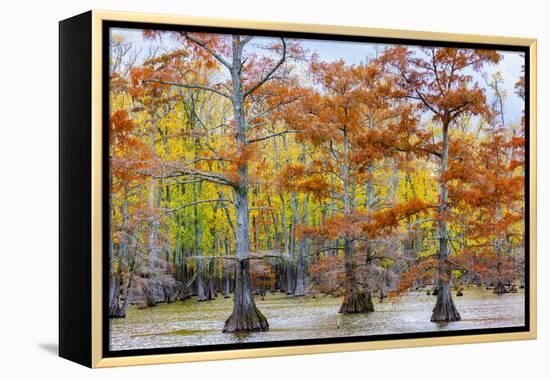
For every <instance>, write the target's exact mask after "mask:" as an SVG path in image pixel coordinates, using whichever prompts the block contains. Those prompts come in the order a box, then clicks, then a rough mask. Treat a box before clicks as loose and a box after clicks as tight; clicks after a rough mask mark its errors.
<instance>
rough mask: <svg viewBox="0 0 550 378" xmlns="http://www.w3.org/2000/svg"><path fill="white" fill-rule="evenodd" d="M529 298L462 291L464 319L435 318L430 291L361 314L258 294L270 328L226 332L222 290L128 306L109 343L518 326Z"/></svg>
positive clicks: (323, 300)
mask: <svg viewBox="0 0 550 378" xmlns="http://www.w3.org/2000/svg"><path fill="white" fill-rule="evenodd" d="M454 295H455V292H453V297H454ZM524 296H525V293H524V292H523V290H520V292H519V293H517V294H504V295H500V296H498V295H494V294H493V293H492V291H490V290H486V289H484V288H472V289H466V290H465V291H464V296H463V297H454V300H455V304H456V306H457V308H458V311H459V312H460V315H461V317H462V320H461V321H459V322H451V323H433V322H430V316H431V312H432V308H433V306H434V304H435V300H436V297H435V296H432V295H426V292H425V291H419V292H410V293H407V294H405V295H404V296H403V297H402V298H400V299H399V301H398V302H391V301H389V300H388V299H385V300H384V303H378V302H379V301H378V298H375V297H373V302H374V307H375V312H372V313H368V314H354V315H342V314H339V313H338V309H339V308H340V304H341V302H342V298H334V297H325V296H317V297H316V298H312V297H301V298H294V297H287V296H286V295H284V294H280V293H276V294H269V293H268V294H267V295H266V297H265V300H261V298H260V297H256V304H257V306H258V308H259V309H260V310H261V311H262V313H263V314H264V315H265V316H266V317H267V320H268V322H269V331H268V332H254V333H246V334H239V335H235V334H224V333H222V332H221V330H222V328H223V324H224V322H225V320H226V319H227V317H229V315H230V314H231V310H232V305H233V301H232V299H224V298H223V297H222V296H218V299H216V300H214V301H209V302H197V300H196V298H195V297H193V298H191V299H189V300H187V301H184V302H175V303H171V304H159V305H158V306H156V307H150V308H147V309H144V310H138V309H137V308H136V307H134V306H132V307H130V308H128V311H127V315H126V318H123V319H112V320H110V327H111V340H110V346H111V350H128V349H145V348H163V347H181V346H191V345H211V344H230V343H246V342H262V341H279V340H303V339H314V338H326V337H343V336H365V335H383V334H399V333H411V332H435V331H450V330H464V329H479V328H499V327H516V326H523V325H524V319H525V316H524V315H525V314H524V310H525V306H524V301H525V297H524ZM338 325H339V327H338Z"/></svg>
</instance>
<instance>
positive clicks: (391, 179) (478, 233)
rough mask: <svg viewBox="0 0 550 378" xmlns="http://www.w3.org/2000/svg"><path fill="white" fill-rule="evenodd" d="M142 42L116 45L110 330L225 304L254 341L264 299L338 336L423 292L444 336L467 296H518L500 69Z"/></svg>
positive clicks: (227, 329)
mask: <svg viewBox="0 0 550 378" xmlns="http://www.w3.org/2000/svg"><path fill="white" fill-rule="evenodd" d="M142 38H143V40H144V41H147V46H149V47H150V48H149V51H143V46H145V45H133V43H135V41H132V40H130V39H126V38H125V36H124V34H123V33H122V34H116V33H113V34H112V35H111V40H110V53H111V58H110V92H109V93H110V122H109V140H110V149H109V159H110V177H109V185H110V212H109V218H110V235H109V237H110V246H109V262H110V280H109V298H108V301H109V303H108V307H109V318H111V319H117V318H124V317H126V315H127V312H128V308H129V306H130V305H135V307H136V308H138V309H140V310H139V311H148V310H149V309H152V308H154V307H155V306H157V305H158V304H159V303H174V302H182V301H193V302H197V301H198V302H212V301H214V300H216V301H218V300H221V301H223V300H224V299H223V298H225V299H226V300H229V299H230V301H231V304H232V305H231V309H230V311H228V313H227V314H225V321H224V322H223V324H222V325H221V326H220V327H219V329H217V331H218V332H219V331H223V333H227V334H232V333H236V332H239V333H240V332H243V331H244V332H251V333H254V332H258V331H261V332H266V331H270V328H271V327H270V318H269V316H266V314H265V313H264V312H263V311H262V310H261V309H260V307H261V306H258V302H259V301H263V300H264V299H265V298H266V297H269V296H270V295H272V293H280V294H277V295H278V296H280V295H285V296H286V297H288V299H289V300H290V299H291V298H292V299H296V303H298V304H297V305H296V307H295V310H296V311H299V310H300V308H299V306H300V305H299V303H300V301H299V300H300V298H305V299H304V300H307V301H310V300H315V299H317V298H321V297H322V298H339V303H338V304H334V303H332V302H331V303H332V305H335V306H336V307H335V308H334V309H335V312H336V313H339V314H341V315H340V316H344V317H345V316H346V315H348V314H367V313H373V312H376V311H377V308H378V307H379V306H381V304H384V303H386V302H399V300H400V298H404V297H407V296H408V295H410V293H415V294H418V293H420V292H422V293H424V295H425V296H427V295H433V297H435V303H433V304H432V309H431V311H430V313H429V314H428V315H427V316H426V317H425V318H424V319H417V321H418V322H427V323H428V324H429V323H435V324H442V323H446V324H447V323H454V322H460V321H462V320H464V315H463V313H462V312H466V313H468V311H470V309H467V308H464V307H463V306H462V307H461V306H457V303H456V300H457V299H456V298H458V297H462V298H466V299H467V297H468V293H469V292H470V291H471V289H469V288H470V287H476V288H481V289H483V290H485V289H487V290H485V291H487V292H488V293H490V294H491V295H494V296H497V297H500V296H503V297H505V296H511V294H514V293H518V291H519V292H523V291H522V289H523V288H524V285H525V268H524V261H525V247H524V214H525V209H524V207H525V203H524V195H525V193H524V191H525V188H524V180H525V172H524V170H525V168H524V164H525V156H524V155H525V124H524V117H523V113H521V114H520V113H518V114H512V115H511V116H509V115H507V114H506V112H507V111H508V109H507V108H506V107H505V103H506V98H507V97H509V96H517V97H518V98H520V99H521V100H522V101H525V89H524V85H525V84H524V80H525V79H524V76H523V74H522V75H521V76H519V77H517V78H507V80H510V79H511V80H513V81H514V82H515V83H516V84H515V88H514V91H513V93H509V92H508V91H507V90H506V89H505V88H504V82H505V78H504V76H503V73H502V72H501V71H500V70H498V68H499V64H500V62H501V60H502V56H501V54H499V52H497V51H494V50H475V49H469V48H447V47H417V46H402V45H395V46H394V45H392V46H386V47H384V48H382V49H378V50H375V49H373V47H372V46H370V45H369V44H366V43H365V44H364V46H365V56H366V58H365V60H364V61H363V62H361V63H360V64H351V63H347V62H346V61H345V60H344V59H340V60H338V61H324V60H323V57H322V55H319V54H317V53H316V52H314V51H313V52H312V51H308V50H307V49H305V48H304V47H303V46H302V44H301V41H300V40H295V39H288V38H282V37H281V38H275V37H273V38H260V39H256V38H254V37H253V36H238V35H234V36H233V35H218V34H209V33H189V32H167V31H154V30H144V31H143V33H142ZM166 40H170V43H169V44H168V45H166V44H164V45H163V44H162V43H161V41H166ZM155 44H158V46H159V47H158V48H156V49H155V48H151V46H155ZM161 46H162V48H161ZM166 46H169V48H167V47H166ZM367 52H370V53H372V54H367ZM522 72H523V70H522ZM510 119H517V120H518V121H517V122H513V121H507V120H510ZM481 289H476V290H481ZM469 290H470V291H469ZM484 298H485V296H484ZM514 298H515V296H514ZM290 302H291V301H289V303H290ZM464 303H468V300H465V302H464ZM174 306H176V305H174ZM133 310H134V308H133V307H132V311H133ZM459 310H460V311H459ZM285 314H286V315H288V316H292V314H291V312H287V313H285ZM500 315H502V314H500ZM403 316H404V317H406V314H403ZM151 321H153V320H151ZM277 321H279V320H277ZM216 327H217V326H216ZM426 327H431V326H428V325H427V326H426Z"/></svg>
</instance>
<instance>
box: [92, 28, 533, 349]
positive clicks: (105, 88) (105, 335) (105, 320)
mask: <svg viewBox="0 0 550 378" xmlns="http://www.w3.org/2000/svg"><path fill="white" fill-rule="evenodd" d="M115 27H118V28H128V29H153V30H164V31H178V30H185V31H195V32H204V33H218V34H241V35H255V36H265V37H280V36H283V37H287V38H297V39H316V40H332V41H342V42H363V43H379V44H402V45H409V46H438V47H441V46H444V47H455V48H460V47H462V48H473V49H491V50H499V51H516V52H521V53H523V54H524V57H525V219H524V223H525V240H524V242H525V251H526V252H528V253H526V254H525V268H524V269H525V291H524V292H525V301H524V303H525V310H524V314H525V325H524V326H522V327H501V328H481V329H469V330H454V331H434V332H417V333H402V334H382V335H369V336H349V337H331V338H313V339H305V340H282V341H266V342H250V343H233V344H213V345H195V346H184V347H166V348H150V349H129V350H117V351H112V350H110V349H109V324H110V323H109V316H108V307H107V306H106V305H105V304H106V303H107V302H108V295H109V288H108V285H107V283H108V282H109V269H110V268H109V259H108V258H105V255H103V256H102V265H103V266H102V268H103V274H102V304H103V306H102V324H103V327H102V328H103V329H102V341H101V342H102V355H103V357H104V358H105V357H129V356H142V355H158V354H175V353H191V352H208V351H223V350H237V349H256V348H269V347H292V346H307V345H322V344H340V343H350V342H365V341H385V340H407V339H424V338H433V337H449V336H466V335H487V334H501V333H512V332H529V330H530V326H531V324H530V299H531V298H530V271H529V270H530V255H531V250H530V236H531V229H530V227H529V222H530V197H529V193H530V182H529V180H530V168H531V166H530V84H531V83H530V81H531V78H530V64H531V56H530V49H529V47H528V46H516V45H500V44H492V43H466V42H444V41H443V42H442V41H430V40H419V39H407V38H386V37H368V36H356V35H334V34H321V33H305V32H284V31H267V30H255V29H238V28H227V27H206V26H189V25H169V24H158V23H143V22H128V21H102V51H101V53H102V57H101V62H102V63H101V64H102V72H103V74H102V75H103V77H102V94H101V95H102V113H103V114H102V135H103V137H102V139H103V140H102V192H103V198H102V216H103V219H104V221H103V223H102V229H103V240H102V250H103V251H108V250H109V247H108V245H109V240H108V239H109V222H108V221H105V220H108V219H109V209H110V204H109V196H107V195H105V193H108V192H109V185H108V183H109V154H108V151H109V129H108V125H109V42H110V38H109V30H110V29H111V28H115ZM403 33H406V31H403Z"/></svg>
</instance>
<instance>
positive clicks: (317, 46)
mask: <svg viewBox="0 0 550 378" xmlns="http://www.w3.org/2000/svg"><path fill="white" fill-rule="evenodd" d="M111 33H112V35H113V34H118V35H122V36H124V38H125V40H127V41H129V42H131V43H132V45H133V46H134V48H135V49H138V50H140V51H141V55H143V56H146V55H147V54H148V52H149V50H150V48H151V47H156V46H158V45H159V41H158V40H155V41H151V40H144V39H143V37H142V30H141V29H122V28H113V29H111ZM269 41H273V38H266V37H257V38H255V39H254V40H253V42H254V43H256V44H262V43H265V42H269ZM300 44H301V46H302V47H303V48H304V49H307V50H309V53H316V54H317V55H318V57H319V59H320V60H322V61H327V62H331V61H337V60H340V59H343V60H344V61H345V62H346V63H348V64H359V63H361V62H364V61H365V59H366V58H367V57H369V56H374V55H375V54H376V52H377V51H379V50H381V49H383V48H384V47H387V46H389V45H384V44H376V43H366V42H347V41H328V40H313V39H302V40H301V43H300ZM160 45H162V46H164V47H165V48H166V49H171V48H173V47H174V46H175V45H174V42H173V41H172V40H171V39H170V38H166V37H164V38H162V40H161V42H160ZM252 48H254V47H253V46H252ZM499 53H500V54H501V55H502V57H503V58H502V60H501V61H500V63H499V64H498V65H491V66H486V67H485V69H484V71H485V72H487V74H488V76H489V77H490V75H491V74H492V73H496V72H497V71H500V72H502V74H503V77H504V89H505V90H506V92H507V98H506V100H505V102H504V105H503V107H504V116H505V121H506V123H515V124H517V123H519V121H520V119H521V116H522V110H523V107H524V104H523V100H522V99H520V98H519V97H518V96H516V94H515V92H514V85H515V83H516V81H517V80H518V79H519V77H520V75H521V66H522V65H523V64H524V62H525V59H524V57H523V56H522V54H521V53H519V52H513V51H499ZM473 76H474V81H478V83H479V85H480V86H482V87H486V85H485V82H484V80H483V79H482V77H481V75H480V74H477V73H474V74H473ZM486 95H487V98H488V99H489V100H490V101H491V100H492V93H491V92H490V91H486Z"/></svg>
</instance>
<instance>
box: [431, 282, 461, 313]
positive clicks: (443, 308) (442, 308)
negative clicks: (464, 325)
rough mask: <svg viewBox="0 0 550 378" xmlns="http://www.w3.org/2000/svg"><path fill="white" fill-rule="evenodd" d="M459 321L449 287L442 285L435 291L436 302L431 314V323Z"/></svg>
mask: <svg viewBox="0 0 550 378" xmlns="http://www.w3.org/2000/svg"><path fill="white" fill-rule="evenodd" d="M459 320H460V314H459V313H458V310H457V309H456V307H455V304H454V301H453V297H452V295H451V286H450V285H449V284H448V283H447V284H443V286H441V287H439V288H438V290H437V302H436V303H435V307H434V309H433V312H432V318H431V321H432V322H456V321H459Z"/></svg>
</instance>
